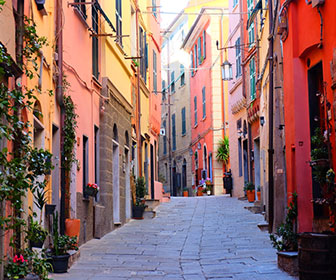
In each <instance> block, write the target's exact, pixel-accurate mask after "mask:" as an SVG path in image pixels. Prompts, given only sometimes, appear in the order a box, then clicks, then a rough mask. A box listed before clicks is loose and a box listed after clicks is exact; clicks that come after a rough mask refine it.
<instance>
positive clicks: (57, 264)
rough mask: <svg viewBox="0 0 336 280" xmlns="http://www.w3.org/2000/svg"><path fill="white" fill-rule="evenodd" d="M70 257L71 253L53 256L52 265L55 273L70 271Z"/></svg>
mask: <svg viewBox="0 0 336 280" xmlns="http://www.w3.org/2000/svg"><path fill="white" fill-rule="evenodd" d="M69 257H70V255H69V254H66V255H61V256H51V265H52V267H53V271H54V273H64V272H67V271H68V264H69Z"/></svg>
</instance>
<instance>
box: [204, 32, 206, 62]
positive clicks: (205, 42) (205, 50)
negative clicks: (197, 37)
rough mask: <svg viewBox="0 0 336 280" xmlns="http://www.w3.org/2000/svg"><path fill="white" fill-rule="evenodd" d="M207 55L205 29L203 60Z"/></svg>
mask: <svg viewBox="0 0 336 280" xmlns="http://www.w3.org/2000/svg"><path fill="white" fill-rule="evenodd" d="M205 57H206V32H205V30H203V60H204V59H205Z"/></svg>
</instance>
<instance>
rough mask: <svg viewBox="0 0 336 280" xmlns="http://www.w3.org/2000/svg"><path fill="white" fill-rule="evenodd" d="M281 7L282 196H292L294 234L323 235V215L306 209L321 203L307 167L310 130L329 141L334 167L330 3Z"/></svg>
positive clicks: (293, 3) (317, 209) (333, 31)
mask: <svg viewBox="0 0 336 280" xmlns="http://www.w3.org/2000/svg"><path fill="white" fill-rule="evenodd" d="M281 4H282V7H281V10H282V13H281V14H280V20H281V22H282V23H283V24H282V26H280V27H281V28H280V29H279V33H280V36H281V39H282V42H283V56H284V60H283V67H284V69H286V71H284V77H283V79H284V105H285V106H284V108H285V133H286V166H287V193H288V196H290V195H291V194H292V193H293V192H294V191H296V192H297V194H298V230H299V232H303V231H312V230H313V231H320V230H323V227H324V229H325V226H326V223H327V221H328V216H329V213H328V211H326V209H325V208H324V207H321V206H318V205H316V204H314V203H312V200H315V199H317V198H319V197H321V189H320V187H319V185H318V184H317V183H316V182H314V180H313V175H312V168H311V166H310V165H309V162H310V160H311V151H312V149H313V146H312V141H311V139H312V136H313V135H314V133H315V129H316V128H320V130H321V131H322V132H323V133H324V134H325V135H326V137H327V138H329V139H330V143H331V151H330V155H331V158H332V161H331V162H330V165H331V166H335V148H334V147H335V129H334V128H335V123H334V120H335V116H334V111H335V107H334V104H335V94H334V93H335V66H334V65H335V56H336V55H335V53H336V52H335V45H336V41H335V40H336V29H335V28H334V26H335V17H334V11H335V4H334V3H333V1H281ZM323 104H325V107H323V106H322V105H323ZM328 104H329V105H328ZM327 123H328V125H327Z"/></svg>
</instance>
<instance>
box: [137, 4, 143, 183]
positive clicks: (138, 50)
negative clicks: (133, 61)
mask: <svg viewBox="0 0 336 280" xmlns="http://www.w3.org/2000/svg"><path fill="white" fill-rule="evenodd" d="M139 11H140V9H139V6H138V1H137V2H136V37H137V38H136V45H137V56H138V57H140V46H139ZM141 59H142V58H141ZM140 64H141V63H138V66H137V87H138V88H137V104H136V105H137V107H136V108H137V110H136V111H137V112H136V125H137V142H138V143H137V150H138V151H137V152H138V176H139V177H141V176H142V151H141V148H142V145H141V103H140V97H141V94H140Z"/></svg>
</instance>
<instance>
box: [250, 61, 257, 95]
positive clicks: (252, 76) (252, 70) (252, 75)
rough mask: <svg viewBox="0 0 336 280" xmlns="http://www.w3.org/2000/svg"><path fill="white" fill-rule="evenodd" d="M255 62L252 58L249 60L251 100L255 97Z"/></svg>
mask: <svg viewBox="0 0 336 280" xmlns="http://www.w3.org/2000/svg"><path fill="white" fill-rule="evenodd" d="M255 74H256V73H255V62H254V58H252V59H251V61H250V96H251V100H253V99H255V98H256V84H255V83H256V80H255Z"/></svg>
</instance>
